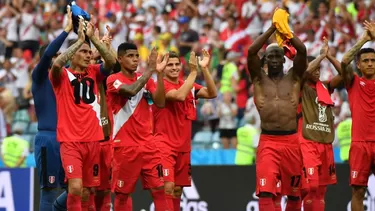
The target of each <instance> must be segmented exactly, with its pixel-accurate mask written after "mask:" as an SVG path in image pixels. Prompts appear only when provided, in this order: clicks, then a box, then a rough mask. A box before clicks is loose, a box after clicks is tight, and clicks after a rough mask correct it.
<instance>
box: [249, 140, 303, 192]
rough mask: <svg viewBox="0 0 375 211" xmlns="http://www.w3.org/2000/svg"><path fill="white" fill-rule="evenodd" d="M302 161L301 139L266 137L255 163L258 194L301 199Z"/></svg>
mask: <svg viewBox="0 0 375 211" xmlns="http://www.w3.org/2000/svg"><path fill="white" fill-rule="evenodd" d="M301 169H302V157H301V151H300V147H299V141H298V135H297V134H293V135H264V134H262V135H261V136H260V139H259V146H258V150H257V159H256V181H257V183H256V192H257V195H258V194H259V193H260V192H268V193H272V194H274V195H276V193H278V192H279V190H278V188H277V183H278V182H280V181H281V190H280V193H281V194H282V195H288V196H300V185H301Z"/></svg>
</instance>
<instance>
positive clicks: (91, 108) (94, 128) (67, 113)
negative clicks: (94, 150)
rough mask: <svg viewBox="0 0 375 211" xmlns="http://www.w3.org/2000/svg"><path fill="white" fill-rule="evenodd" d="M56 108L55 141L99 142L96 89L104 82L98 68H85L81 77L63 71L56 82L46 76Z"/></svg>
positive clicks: (101, 133)
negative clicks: (49, 81) (53, 94)
mask: <svg viewBox="0 0 375 211" xmlns="http://www.w3.org/2000/svg"><path fill="white" fill-rule="evenodd" d="M49 77H50V80H51V84H52V87H53V91H54V92H55V96H56V104H57V106H56V107H57V119H58V122H57V140H58V141H60V142H89V141H100V140H103V138H104V135H103V131H102V123H101V120H100V102H99V98H98V86H97V85H96V83H99V82H100V81H102V80H103V79H104V75H102V73H101V72H100V65H89V66H88V67H87V69H86V72H85V73H76V72H74V71H73V70H71V69H70V68H63V70H62V72H61V75H60V79H59V80H58V81H56V80H53V79H52V74H51V72H50V73H49Z"/></svg>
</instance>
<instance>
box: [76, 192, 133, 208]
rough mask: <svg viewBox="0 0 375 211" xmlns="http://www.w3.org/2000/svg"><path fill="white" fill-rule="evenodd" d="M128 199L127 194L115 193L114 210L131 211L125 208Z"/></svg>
mask: <svg viewBox="0 0 375 211" xmlns="http://www.w3.org/2000/svg"><path fill="white" fill-rule="evenodd" d="M128 198H129V195H127V194H123V193H116V196H115V210H118V211H131V210H129V209H128V207H127V201H128ZM69 211H70V210H69Z"/></svg>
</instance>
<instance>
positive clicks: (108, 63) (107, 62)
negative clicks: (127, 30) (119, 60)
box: [91, 36, 116, 70]
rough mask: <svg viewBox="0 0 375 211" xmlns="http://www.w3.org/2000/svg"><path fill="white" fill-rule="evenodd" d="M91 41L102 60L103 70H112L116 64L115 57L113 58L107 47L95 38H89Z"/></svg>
mask: <svg viewBox="0 0 375 211" xmlns="http://www.w3.org/2000/svg"><path fill="white" fill-rule="evenodd" d="M91 41H92V43H93V44H94V46H95V48H96V49H97V50H98V51H99V53H100V55H101V56H102V57H103V59H104V68H105V69H106V70H108V69H112V67H113V66H114V65H115V64H116V57H113V54H112V52H111V51H110V49H108V48H107V46H106V45H105V44H104V43H102V42H100V40H99V39H98V38H96V37H95V36H93V37H92V38H91Z"/></svg>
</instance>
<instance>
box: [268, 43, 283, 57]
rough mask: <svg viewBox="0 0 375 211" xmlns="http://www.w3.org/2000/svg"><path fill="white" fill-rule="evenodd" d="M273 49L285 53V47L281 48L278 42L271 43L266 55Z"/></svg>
mask: <svg viewBox="0 0 375 211" xmlns="http://www.w3.org/2000/svg"><path fill="white" fill-rule="evenodd" d="M271 51H279V52H280V53H282V54H283V55H284V49H283V48H280V46H279V45H278V44H277V43H272V44H269V45H268V46H267V48H266V52H265V53H266V55H267V54H269V53H270V52H271Z"/></svg>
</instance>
